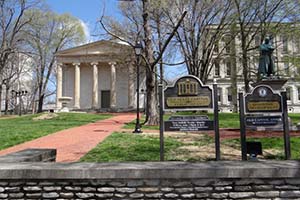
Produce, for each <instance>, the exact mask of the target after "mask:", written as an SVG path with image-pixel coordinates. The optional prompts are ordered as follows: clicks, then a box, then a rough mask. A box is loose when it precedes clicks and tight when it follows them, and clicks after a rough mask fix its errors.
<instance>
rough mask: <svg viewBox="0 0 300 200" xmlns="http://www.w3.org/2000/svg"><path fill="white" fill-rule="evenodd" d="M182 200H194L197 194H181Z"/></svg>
mask: <svg viewBox="0 0 300 200" xmlns="http://www.w3.org/2000/svg"><path fill="white" fill-rule="evenodd" d="M180 196H181V197H182V198H184V199H192V198H194V197H195V196H196V195H195V194H181V195H180Z"/></svg>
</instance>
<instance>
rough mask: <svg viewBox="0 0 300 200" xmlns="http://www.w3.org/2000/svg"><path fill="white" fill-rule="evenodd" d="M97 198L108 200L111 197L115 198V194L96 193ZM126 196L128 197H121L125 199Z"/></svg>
mask: <svg viewBox="0 0 300 200" xmlns="http://www.w3.org/2000/svg"><path fill="white" fill-rule="evenodd" d="M95 196H96V197H98V198H105V199H107V198H109V197H112V196H114V193H101V194H99V193H96V194H95ZM125 196H126V195H124V196H122V197H120V198H123V197H125Z"/></svg>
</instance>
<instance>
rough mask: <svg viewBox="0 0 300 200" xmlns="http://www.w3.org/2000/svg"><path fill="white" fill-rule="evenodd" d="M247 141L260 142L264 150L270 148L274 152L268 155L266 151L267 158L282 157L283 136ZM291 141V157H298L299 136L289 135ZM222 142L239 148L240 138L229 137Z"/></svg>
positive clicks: (278, 158) (299, 153) (299, 156)
mask: <svg viewBox="0 0 300 200" xmlns="http://www.w3.org/2000/svg"><path fill="white" fill-rule="evenodd" d="M247 141H257V142H261V144H262V149H263V151H264V150H272V151H273V152H275V153H274V154H272V155H268V153H265V157H266V158H267V159H277V160H282V159H284V142H283V137H279V138H277V137H276V138H275V137H273V138H249V139H247ZM290 142H291V155H292V157H291V159H297V160H299V159H300V150H299V146H300V138H299V137H291V138H290ZM223 143H224V144H227V145H229V146H231V147H233V148H235V149H240V140H239V139H229V140H224V141H223Z"/></svg>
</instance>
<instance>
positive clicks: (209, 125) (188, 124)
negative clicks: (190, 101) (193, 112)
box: [165, 116, 214, 131]
mask: <svg viewBox="0 0 300 200" xmlns="http://www.w3.org/2000/svg"><path fill="white" fill-rule="evenodd" d="M213 129H214V121H213V120H209V119H208V116H172V117H170V119H169V120H168V121H165V130H166V131H204V130H213Z"/></svg>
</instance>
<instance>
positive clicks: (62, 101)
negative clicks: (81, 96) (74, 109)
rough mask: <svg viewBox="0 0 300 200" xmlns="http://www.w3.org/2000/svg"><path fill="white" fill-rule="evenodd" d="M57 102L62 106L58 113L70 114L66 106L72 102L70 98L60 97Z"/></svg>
mask: <svg viewBox="0 0 300 200" xmlns="http://www.w3.org/2000/svg"><path fill="white" fill-rule="evenodd" d="M58 101H60V102H61V104H62V108H61V109H60V110H59V112H70V110H69V108H68V107H67V105H68V103H69V102H71V101H72V97H60V98H58Z"/></svg>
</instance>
